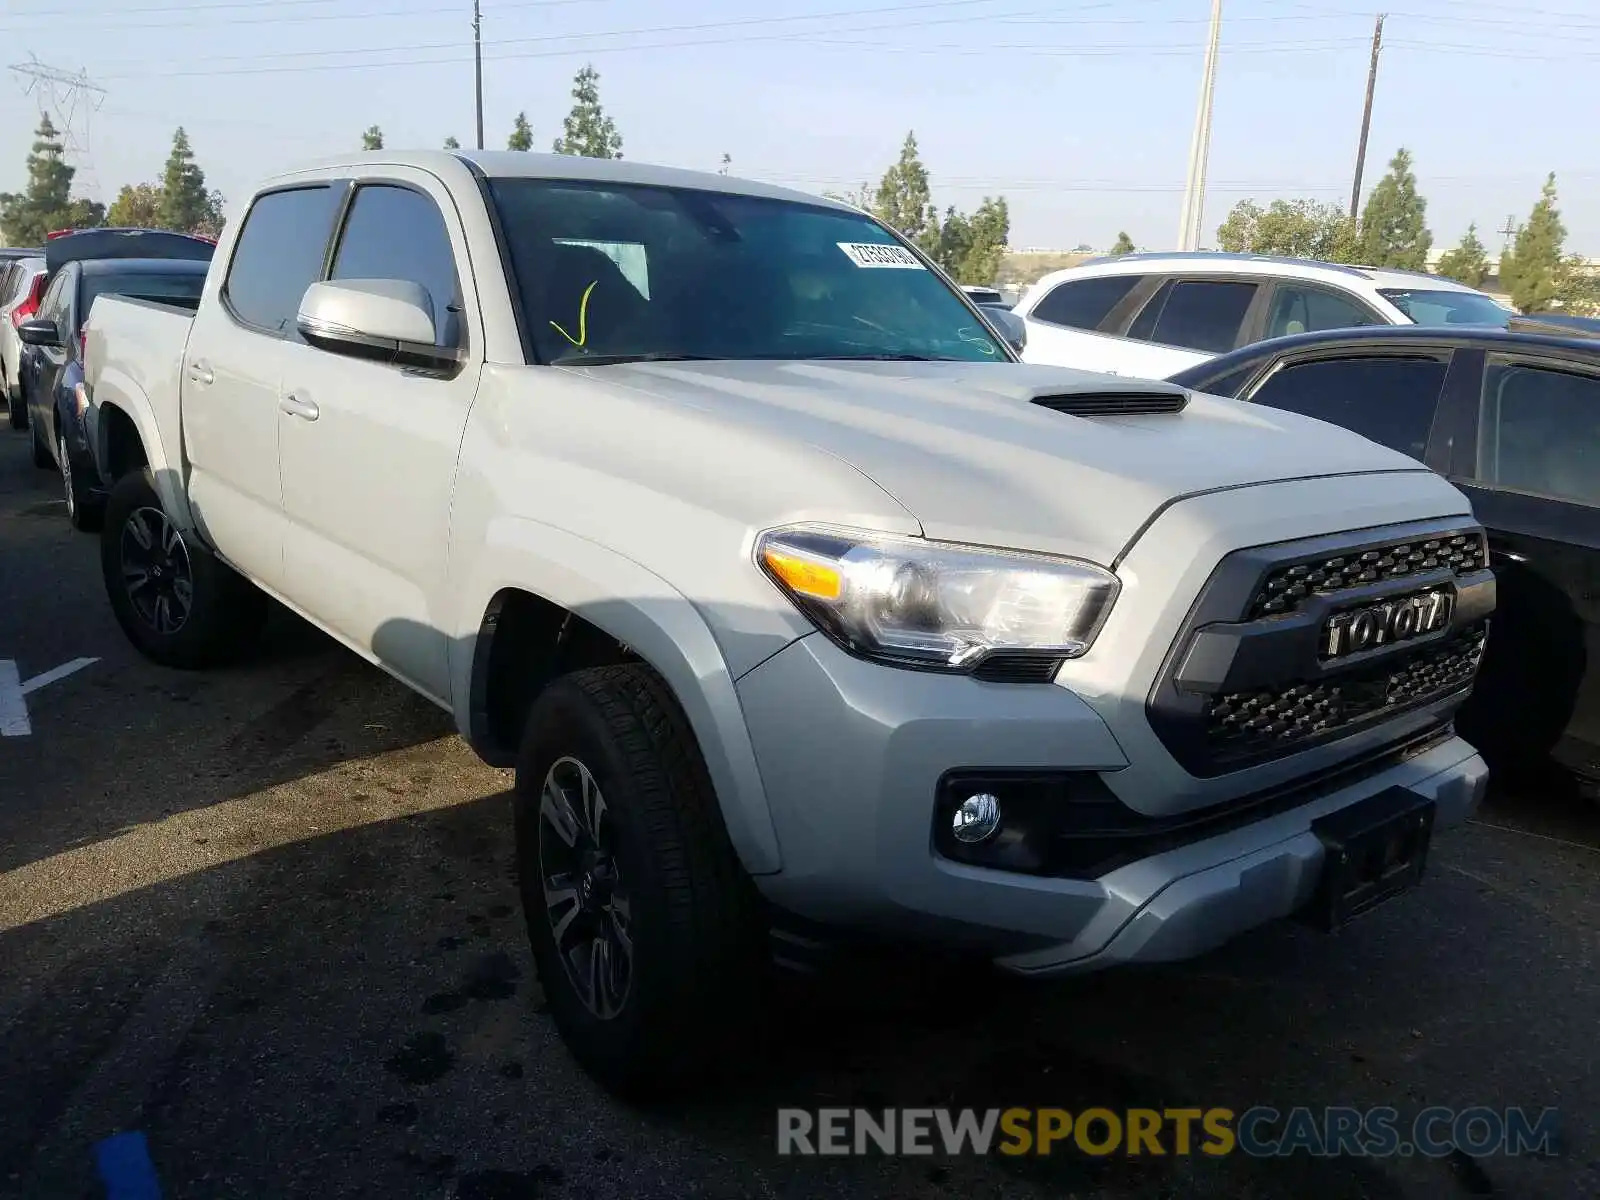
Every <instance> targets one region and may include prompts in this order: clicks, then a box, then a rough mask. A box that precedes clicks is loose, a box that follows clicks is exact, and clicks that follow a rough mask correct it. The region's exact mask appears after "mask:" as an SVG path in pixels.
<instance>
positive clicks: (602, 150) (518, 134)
mask: <svg viewBox="0 0 1600 1200" xmlns="http://www.w3.org/2000/svg"><path fill="white" fill-rule="evenodd" d="M361 148H362V149H363V150H382V149H383V130H382V129H380V128H379V127H378V126H376V125H370V126H368V127H367V128H366V129H365V130H363V131H362V134H361ZM444 148H445V149H446V150H459V149H461V143H460V142H459V141H457V140H456V138H455V136H454V135H453V134H452V135H451V136H450V137H447V138H445V140H444ZM506 149H507V150H522V151H529V150H532V149H533V126H532V125H530V124H529V123H528V114H527V113H525V112H519V113H518V114H517V115H516V118H515V119H514V120H513V121H512V122H511V134H510V136H509V137H507V138H506ZM550 149H551V150H552V151H553V152H554V153H556V154H575V155H579V156H581V157H583V158H621V157H622V135H621V134H620V133H618V132H617V124H616V122H615V121H613V120H612V119H611V118H610V117H609V116H608V115H607V114H606V110H605V109H604V108H603V107H601V104H600V72H598V71H596V70H595V69H594V68H593V67H592V66H586V67H584V68H583V70H581V71H579V72H578V74H577V75H576V76H575V77H574V78H573V81H572V111H571V112H570V113H568V114H567V118H566V120H565V121H564V122H562V131H561V136H560V137H558V138H556V139H555V141H554V143H552V145H551V147H550ZM722 161H723V164H724V166H726V164H727V162H728V156H727V155H726V154H724V155H723V156H722Z"/></svg>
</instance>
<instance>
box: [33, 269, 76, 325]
mask: <svg viewBox="0 0 1600 1200" xmlns="http://www.w3.org/2000/svg"><path fill="white" fill-rule="evenodd" d="M76 283H77V272H76V271H74V270H72V268H71V267H68V268H66V269H64V270H62V272H61V273H60V274H59V275H57V276H56V277H55V278H54V279H52V280H51V281H50V286H49V287H48V288H46V289H45V293H44V296H43V298H42V299H40V301H39V319H40V320H43V321H54V322H55V323H56V332H57V333H59V334H60V335H61V336H62V337H63V338H68V337H71V336H72V333H73V329H72V321H71V320H70V317H71V314H70V312H69V311H68V310H69V309H70V308H71V303H70V301H71V298H72V288H73V287H74V286H75V285H76Z"/></svg>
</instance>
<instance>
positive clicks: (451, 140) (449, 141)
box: [444, 133, 461, 150]
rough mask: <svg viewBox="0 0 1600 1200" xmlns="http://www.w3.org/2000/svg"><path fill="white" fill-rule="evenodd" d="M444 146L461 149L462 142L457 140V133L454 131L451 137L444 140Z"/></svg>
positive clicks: (447, 148)
mask: <svg viewBox="0 0 1600 1200" xmlns="http://www.w3.org/2000/svg"><path fill="white" fill-rule="evenodd" d="M444 148H445V149H446V150H459V149H461V143H460V142H458V141H456V135H455V134H453V133H452V134H451V135H450V136H449V137H447V138H445V140H444Z"/></svg>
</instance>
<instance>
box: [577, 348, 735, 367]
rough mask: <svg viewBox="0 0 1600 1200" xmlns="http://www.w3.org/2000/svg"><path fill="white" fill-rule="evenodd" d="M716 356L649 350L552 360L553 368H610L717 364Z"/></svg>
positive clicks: (581, 355)
mask: <svg viewBox="0 0 1600 1200" xmlns="http://www.w3.org/2000/svg"><path fill="white" fill-rule="evenodd" d="M718 360H719V356H718V355H715V354H677V353H671V352H668V351H665V350H649V351H644V352H641V353H639V354H565V355H562V356H561V357H560V358H553V359H551V360H550V365H551V366H552V367H576V366H584V367H609V366H614V365H616V364H617V363H648V362H716V361H718Z"/></svg>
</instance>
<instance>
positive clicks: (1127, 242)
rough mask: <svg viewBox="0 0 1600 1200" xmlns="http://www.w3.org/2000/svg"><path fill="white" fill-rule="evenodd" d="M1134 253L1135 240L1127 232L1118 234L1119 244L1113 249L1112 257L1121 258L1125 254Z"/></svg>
mask: <svg viewBox="0 0 1600 1200" xmlns="http://www.w3.org/2000/svg"><path fill="white" fill-rule="evenodd" d="M1133 251H1134V245H1133V239H1132V238H1131V237H1129V236H1128V235H1127V232H1126V231H1121V232H1119V233H1118V234H1117V244H1116V245H1114V246H1112V247H1111V256H1112V257H1113V258H1121V257H1122V256H1123V255H1124V254H1132V253H1133Z"/></svg>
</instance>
